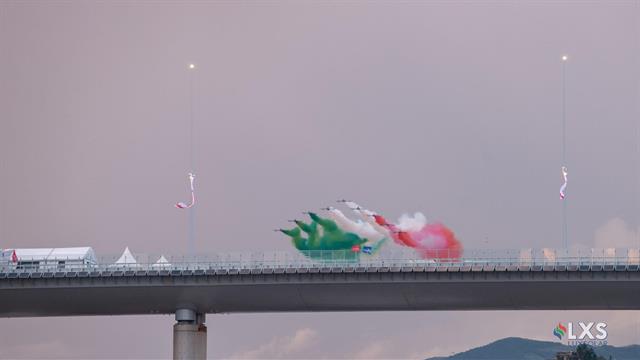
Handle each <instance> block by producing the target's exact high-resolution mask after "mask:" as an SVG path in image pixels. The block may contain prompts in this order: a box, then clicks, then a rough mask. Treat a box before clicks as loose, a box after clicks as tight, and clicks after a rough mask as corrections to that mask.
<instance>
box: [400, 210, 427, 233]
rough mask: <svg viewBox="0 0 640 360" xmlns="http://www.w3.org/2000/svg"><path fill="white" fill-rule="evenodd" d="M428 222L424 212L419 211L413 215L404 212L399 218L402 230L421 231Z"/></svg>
mask: <svg viewBox="0 0 640 360" xmlns="http://www.w3.org/2000/svg"><path fill="white" fill-rule="evenodd" d="M426 224H427V217H426V216H424V214H423V213H421V212H417V213H415V214H413V216H411V215H409V214H402V216H400V219H398V229H400V230H401V231H408V232H414V231H420V230H422V228H423V227H424V226H425V225H426Z"/></svg>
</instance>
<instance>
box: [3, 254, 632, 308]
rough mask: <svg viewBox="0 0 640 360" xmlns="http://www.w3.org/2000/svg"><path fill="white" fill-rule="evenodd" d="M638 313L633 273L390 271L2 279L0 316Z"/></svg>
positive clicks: (514, 267) (347, 267)
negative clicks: (180, 310) (192, 312)
mask: <svg viewBox="0 0 640 360" xmlns="http://www.w3.org/2000/svg"><path fill="white" fill-rule="evenodd" d="M184 307H190V308H193V309H195V310H197V311H199V312H207V313H232V312H304V311H374V310H375V311H379V310H401V311H402V310H405V311H408V310H524V309H536V310H560V309H572V310H577V309H589V310H604V309H640V270H639V268H638V265H637V264H624V263H621V262H614V263H607V262H602V263H589V264H585V263H560V262H555V263H540V264H538V263H464V262H461V263H455V264H454V263H448V264H433V263H431V264H424V263H423V264H419V263H411V264H410V263H395V264H394V263H389V264H378V265H375V266H373V265H370V264H369V265H366V266H364V265H361V264H349V263H343V264H327V265H321V264H318V265H314V266H302V267H227V268H223V267H212V266H210V267H208V268H206V267H202V268H201V267H198V268H185V267H183V268H179V267H171V268H165V269H154V268H151V267H137V268H135V267H134V268H127V267H122V268H108V267H102V268H94V269H91V268H86V269H67V270H62V269H61V270H60V271H39V270H29V271H26V270H21V271H18V270H13V271H9V272H0V317H20V316H71V315H119V314H122V315H124V314H156V313H160V314H169V313H173V312H174V311H175V310H176V309H177V308H184Z"/></svg>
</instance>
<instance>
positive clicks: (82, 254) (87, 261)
mask: <svg viewBox="0 0 640 360" xmlns="http://www.w3.org/2000/svg"><path fill="white" fill-rule="evenodd" d="M14 254H15V256H14ZM0 263H2V264H5V265H7V264H15V266H17V267H18V268H34V269H72V268H84V267H85V266H87V265H94V264H96V254H95V253H94V252H93V249H92V248H90V247H72V248H32V249H6V250H3V251H1V255H0Z"/></svg>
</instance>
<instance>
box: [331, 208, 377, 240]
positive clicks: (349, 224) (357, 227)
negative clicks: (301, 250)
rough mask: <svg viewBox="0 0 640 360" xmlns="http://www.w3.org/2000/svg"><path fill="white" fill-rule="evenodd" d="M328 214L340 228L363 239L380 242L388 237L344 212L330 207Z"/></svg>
mask: <svg viewBox="0 0 640 360" xmlns="http://www.w3.org/2000/svg"><path fill="white" fill-rule="evenodd" d="M327 212H328V216H329V218H331V219H332V220H333V221H335V222H336V223H337V224H338V226H340V227H341V228H343V229H344V230H346V231H348V232H352V233H354V234H356V235H358V236H360V237H362V238H366V239H368V240H370V241H379V240H382V239H384V238H385V237H386V235H385V234H381V233H380V232H378V231H376V230H375V229H374V228H373V226H371V224H369V223H366V222H363V221H362V220H358V221H353V220H351V219H349V218H348V217H347V216H346V215H345V214H343V213H342V211H340V210H338V209H336V208H334V207H329V208H328V209H327Z"/></svg>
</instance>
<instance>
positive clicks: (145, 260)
mask: <svg viewBox="0 0 640 360" xmlns="http://www.w3.org/2000/svg"><path fill="white" fill-rule="evenodd" d="M424 255H427V258H423V257H421V256H420V254H417V253H416V252H414V251H410V250H399V251H398V250H388V249H383V250H382V251H380V252H379V253H377V254H374V255H367V254H362V253H358V252H353V251H350V250H327V251H308V252H232V253H219V254H208V255H198V256H168V257H166V260H167V261H166V262H158V259H159V258H160V256H153V255H143V254H135V255H134V257H135V258H136V260H135V262H129V263H118V262H117V260H118V258H119V256H105V257H99V258H97V259H96V261H87V260H82V259H73V258H69V259H56V262H53V263H52V262H47V261H42V260H41V259H39V258H37V257H33V258H27V257H20V258H19V259H18V261H17V262H5V263H0V273H1V272H13V273H15V272H17V273H24V272H43V271H49V272H56V271H59V272H67V271H85V272H90V271H91V272H99V271H120V270H121V271H138V270H140V271H150V270H157V271H182V270H229V269H233V270H238V271H249V272H250V271H251V270H264V269H273V270H283V271H286V269H299V268H308V269H316V268H335V267H341V268H370V267H377V268H381V267H382V268H384V267H388V268H405V267H438V268H443V267H474V266H476V267H478V266H496V267H513V266H517V267H544V266H574V267H575V266H589V267H591V266H621V265H624V266H627V265H633V266H637V265H640V249H613V248H610V249H561V250H558V249H505V250H487V249H478V250H465V251H464V254H462V256H460V254H459V253H458V252H455V253H454V252H450V251H446V250H442V251H434V252H431V253H429V254H424Z"/></svg>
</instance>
